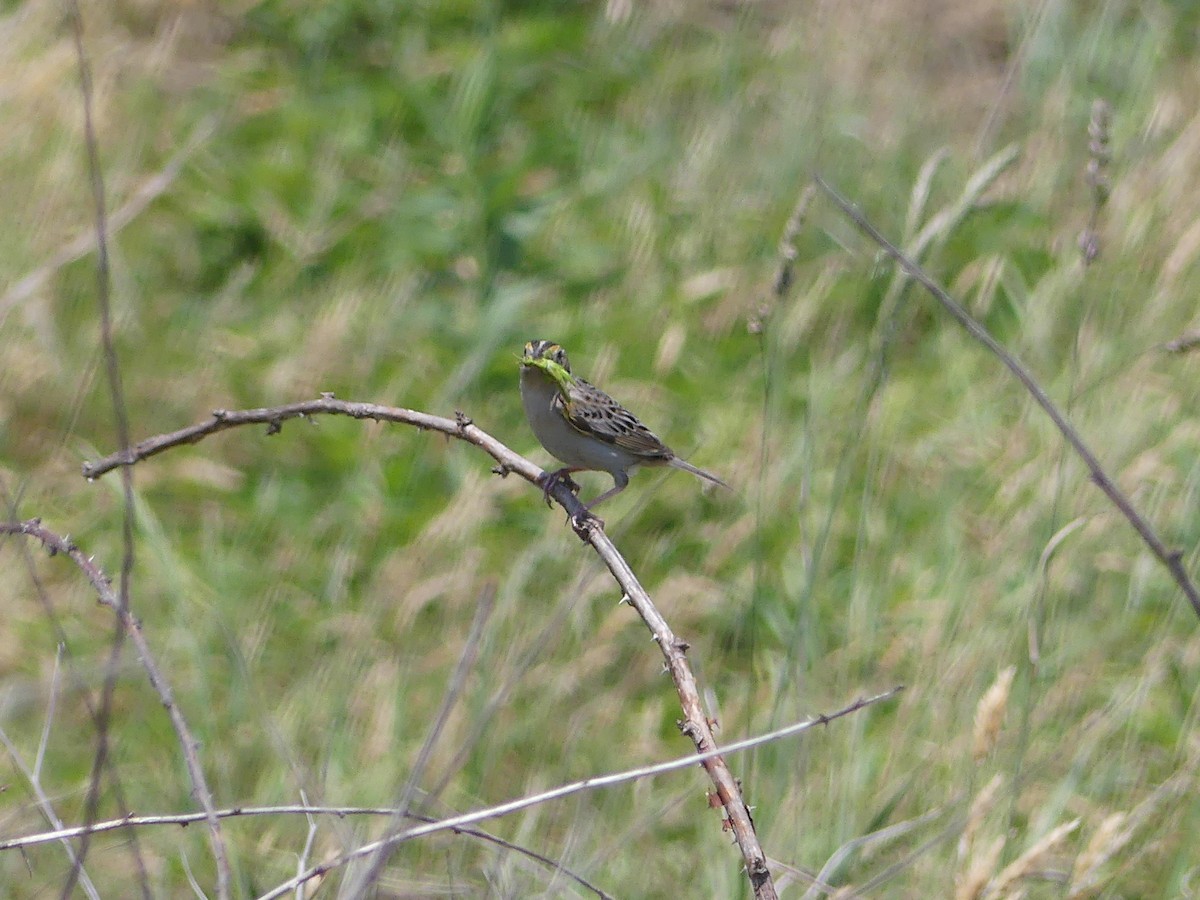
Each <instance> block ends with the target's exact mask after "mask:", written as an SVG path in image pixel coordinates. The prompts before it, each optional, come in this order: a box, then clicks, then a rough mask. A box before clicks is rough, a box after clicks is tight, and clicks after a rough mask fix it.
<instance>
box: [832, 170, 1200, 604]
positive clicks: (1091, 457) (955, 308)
mask: <svg viewBox="0 0 1200 900" xmlns="http://www.w3.org/2000/svg"><path fill="white" fill-rule="evenodd" d="M814 180H815V181H816V183H817V184H818V185H819V186H820V187H821V190H822V191H824V193H825V195H826V196H828V197H829V198H830V199H831V200H832V201H833V202H834V203H835V204H836V205H837V206H838V208H840V209H841V210H842V212H843V213H845V214H846V216H847V217H849V219H850V220H851V221H852V222H854V224H855V225H857V226H858V228H859V229H860V230H861V231H862V232H863V233H864V234H866V235H867V236H868V237H870V238H871V240H873V241H874V242H875V243H876V244H878V245H879V246H880V248H882V249H883V251H884V252H885V253H887V254H888V256H890V257H892V259H894V260H895V261H896V262H897V263H899V264H900V266H901V268H903V269H904V271H905V272H907V273H908V274H909V276H911V277H912V278H914V279H916V280H917V281H918V282H920V284H921V285H922V287H924V288H925V289H926V290H927V291H929V293H931V294H933V296H934V297H936V298H937V300H938V302H939V303H941V304H942V306H943V308H945V310H946V311H947V312H948V313H950V315H951V317H952V318H953V319H954V320H955V321H956V322H958V324H959V325H961V326H962V327H963V328H964V329H966V331H967V333H968V334H970V335H971V337H973V338H975V340H977V341H978V342H979V343H981V344H983V346H984V347H986V348H987V349H988V350H989V351H991V353H992V354H993V355H995V356H996V357H997V358H998V359H999V360H1000V362H1002V363H1003V364H1004V366H1005V367H1006V368H1007V369H1008V370H1009V371H1010V372H1012V374H1013V375H1014V376H1015V377H1016V379H1017V380H1018V381H1020V382H1021V384H1022V385H1023V386H1024V387H1025V390H1026V391H1028V392H1029V395H1030V396H1031V397H1033V399H1034V401H1035V402H1036V403H1037V404H1038V406H1040V407H1041V408H1042V410H1043V411H1044V412H1045V413H1046V415H1047V416H1049V417H1050V421H1052V422H1053V423H1054V425H1055V427H1056V428H1058V430H1059V433H1061V434H1062V436H1063V437H1064V438H1066V440H1067V443H1069V444H1070V445H1071V447H1072V448H1073V449H1074V450H1075V453H1076V454H1077V455H1078V456H1079V458H1080V459H1082V460H1083V462H1084V464H1085V465H1086V466H1087V467H1088V470H1089V471H1090V472H1091V476H1092V481H1093V482H1095V484H1096V486H1097V487H1099V488H1100V490H1101V491H1103V492H1104V494H1105V496H1107V497H1108V499H1109V500H1110V501H1111V502H1112V504H1113V505H1114V506H1115V507H1116V508H1117V509H1118V511H1120V513H1121V515H1123V516H1124V517H1125V518H1126V520H1127V521H1128V522H1129V524H1130V525H1132V526H1133V528H1134V530H1135V531H1136V532H1137V533H1138V535H1139V536H1140V537H1141V539H1142V541H1143V542H1144V543H1145V544H1146V546H1147V547H1148V548H1149V549H1150V552H1151V553H1153V554H1154V555H1155V556H1156V557H1157V558H1158V560H1159V561H1160V562H1161V563H1162V564H1163V565H1164V566H1165V567H1166V569H1167V571H1168V572H1170V573H1171V577H1172V578H1173V579H1174V580H1175V583H1176V584H1177V585H1179V588H1180V590H1182V591H1183V593H1184V596H1186V597H1187V599H1188V602H1189V603H1191V605H1192V609H1193V610H1194V611H1195V613H1196V615H1197V616H1200V592H1198V591H1197V590H1196V586H1195V585H1194V584H1193V583H1192V580H1191V578H1190V577H1189V575H1188V573H1187V570H1186V569H1185V568H1184V567H1183V554H1182V553H1181V552H1180V551H1178V550H1170V549H1168V547H1167V546H1166V544H1164V543H1163V541H1162V539H1161V538H1159V536H1158V534H1157V532H1155V530H1154V529H1153V527H1151V525H1150V523H1149V522H1147V521H1146V519H1145V518H1144V517H1143V516H1142V515H1141V513H1139V512H1138V511H1137V509H1136V508H1135V507H1134V505H1133V503H1132V502H1131V501H1130V499H1129V498H1128V497H1126V496H1125V493H1124V492H1123V491H1122V490H1121V489H1120V488H1119V487H1118V486H1117V484H1116V483H1115V482H1114V481H1113V480H1112V478H1111V477H1109V475H1108V473H1107V472H1106V471H1105V470H1104V468H1103V467H1102V466H1101V465H1100V460H1099V459H1097V457H1096V455H1095V454H1094V453H1093V452H1092V451H1091V449H1090V448H1089V447H1088V445H1087V444H1086V443H1084V440H1083V438H1082V437H1081V436H1080V434H1079V432H1078V431H1076V430H1075V426H1073V425H1072V424H1071V423H1070V422H1069V421H1068V420H1067V417H1066V415H1065V414H1063V413H1062V412H1061V411H1060V410H1059V408H1058V407H1057V406H1056V405H1055V403H1054V401H1053V400H1051V399H1050V396H1049V395H1048V394H1047V393H1046V392H1045V390H1043V389H1042V387H1041V385H1039V384H1038V382H1037V381H1036V380H1035V379H1034V377H1033V375H1031V374H1030V372H1029V370H1028V369H1026V368H1025V366H1024V365H1022V364H1021V362H1020V361H1019V360H1018V359H1017V358H1016V357H1015V356H1013V355H1012V354H1011V353H1010V352H1009V351H1008V350H1006V349H1005V348H1004V346H1003V345H1001V344H1000V342H999V341H997V340H996V339H995V338H994V337H992V335H991V333H990V332H988V330H987V329H986V328H984V327H983V325H982V324H981V323H979V322H978V321H976V320H975V319H974V318H973V317H972V316H971V314H970V313H968V312H967V311H966V309H964V308H963V306H962V305H961V304H960V303H958V302H957V301H956V300H955V299H954V298H953V297H951V296H950V294H949V292H948V291H946V289H945V288H943V287H942V286H941V285H940V284H938V283H937V282H936V281H934V280H933V278H932V277H930V276H929V275H928V274H927V273H926V272H925V270H924V269H922V268H921V267H920V266H919V265H918V264H917V263H915V262H914V261H913V260H911V259H910V258H909V257H908V256H906V255H905V254H904V252H903V251H901V250H900V249H899V248H897V247H896V246H895V245H894V244H892V243H891V242H890V241H888V239H887V238H885V237H884V236H883V234H882V233H881V232H880V231H879V229H877V228H876V227H875V226H874V225H872V224H871V222H870V221H869V220H868V219H867V218H866V217H865V216H864V215H863V214H862V213H861V212H860V211H859V210H858V208H857V207H856V206H855V205H854V204H853V203H851V202H850V201H849V200H848V199H846V198H845V197H844V196H842V194H840V193H839V192H838V191H837V190H836V189H835V188H834V187H833V186H832V185H830V184H829V182H827V181H826V180H825V179H824V178H822V177H821V176H820V175H815V176H814Z"/></svg>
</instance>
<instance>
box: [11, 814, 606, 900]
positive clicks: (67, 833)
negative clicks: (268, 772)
mask: <svg viewBox="0 0 1200 900" xmlns="http://www.w3.org/2000/svg"><path fill="white" fill-rule="evenodd" d="M398 812H399V809H398V808H397V807H391V806H309V805H307V804H298V805H297V804H291V805H285V806H238V807H234V808H232V809H219V810H217V816H218V818H221V819H233V818H240V817H242V816H307V817H309V819H310V821H315V817H316V816H334V817H336V818H339V819H344V818H346V817H348V816H394V815H396V814H397V813H398ZM205 816H206V814H205V813H202V812H198V813H170V814H167V815H159V816H135V815H133V814H132V813H131V814H130V815H127V816H122V817H121V818H119V819H109V820H107V821H104V822H93V823H92V824H91V825H90V826H87V825H77V826H74V827H72V828H58V829H56V830H55V831H43V832H39V833H38V834H29V835H25V836H24V837H16V838H8V839H5V840H0V851H3V850H14V849H17V848H23V847H36V846H38V845H39V844H48V843H51V842H53V841H62V840H70V839H71V838H77V837H80V836H81V835H83V834H101V833H103V832H107V831H121V830H125V829H129V828H144V827H150V826H161V825H177V826H179V827H181V828H186V827H187V826H189V825H194V824H196V823H197V822H203V821H204V820H205ZM405 817H406V818H409V819H412V820H413V821H415V822H426V823H433V822H437V821H438V820H437V819H436V818H434V817H433V816H426V815H420V814H418V813H413V812H410V813H406V814H405ZM449 830H450V831H453V832H454V833H455V834H463V835H466V836H468V837H474V838H479V839H480V840H482V841H486V842H487V843H490V844H495V845H496V846H497V847H501V848H503V849H505V850H512V851H513V852H515V853H520V854H521V855H522V856H525V857H527V858H529V859H532V860H535V861H536V862H539V863H541V864H542V865H544V866H546V867H547V868H550V869H553V870H554V871H555V872H561V873H562V874H564V875H566V876H567V877H568V878H570V879H572V880H573V881H575V882H576V883H577V884H578V885H579V886H580V887H582V888H586V889H587V890H589V891H591V892H592V893H594V894H595V895H596V896H597V897H599V898H601V900H612V897H611V895H610V894H608V893H607V892H606V891H604V890H603V889H601V888H599V887H597V886H596V885H595V884H592V883H591V882H590V881H588V880H587V879H586V878H584V877H583V876H582V875H580V874H578V873H577V872H574V871H572V870H571V869H569V868H567V867H566V866H564V865H563V864H562V863H561V862H560V861H559V860H556V859H552V858H551V857H549V856H545V855H544V854H541V853H539V852H537V851H536V850H531V849H529V848H528V847H524V846H522V845H521V844H515V843H513V842H512V841H509V840H505V839H504V838H502V837H498V836H497V835H494V834H492V833H490V832H487V831H483V830H482V829H479V828H466V827H463V828H451V829H449Z"/></svg>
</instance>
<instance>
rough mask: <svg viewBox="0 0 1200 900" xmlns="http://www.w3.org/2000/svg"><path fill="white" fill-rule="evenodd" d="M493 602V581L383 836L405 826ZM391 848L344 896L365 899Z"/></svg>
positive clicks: (482, 598) (379, 855)
mask: <svg viewBox="0 0 1200 900" xmlns="http://www.w3.org/2000/svg"><path fill="white" fill-rule="evenodd" d="M495 603H496V582H495V581H494V580H493V581H489V582H488V583H487V584H485V585H484V588H483V592H482V593H481V594H480V596H479V602H478V603H477V604H476V606H475V619H474V621H472V622H471V630H470V632H469V633H468V634H467V640H466V642H465V643H464V644H463V649H462V654H461V655H460V656H459V659H458V665H457V666H455V668H454V674H453V676H451V678H450V683H449V684H448V685H446V691H445V694H444V695H443V696H442V705H441V708H440V709H438V712H437V715H436V716H435V717H434V720H433V724H432V725H430V726H429V733H428V734H427V735H426V736H425V741H424V743H423V744H422V745H421V749H420V750H419V751H418V752H417V759H416V762H414V763H413V767H412V771H411V772H409V775H408V780H407V781H406V782H405V783H404V787H403V788H402V789H401V791H400V798H399V800H398V802H397V803H396V814H395V815H394V816H393V817H392V821H391V822H389V823H388V827H387V831H386V833H387V834H389V835H391V834H396V833H397V832H399V831H400V830H401V829H402V828H403V827H404V819H405V818H406V817H407V816H408V811H409V807H410V806H411V804H412V800H413V795H414V794H416V791H417V785H418V783H419V782H420V780H421V778H422V776H423V775H424V774H425V768H426V767H427V766H428V765H429V759H430V757H431V756H433V748H434V747H435V746H437V742H438V739H439V738H440V737H441V736H442V731H443V730H444V729H445V727H446V723H447V722H448V721H449V720H450V712H451V711H452V710H453V709H454V706H455V704H456V703H457V702H458V698H459V695H460V694H461V693H462V689H463V685H465V684H466V681H467V675H468V673H469V672H470V671H471V669H472V667H473V666H474V665H475V658H476V656H477V655H478V651H479V643H480V641H482V640H483V629H484V626H485V625H486V624H487V621H488V619H489V618H490V617H491V614H492V610H493V609H494V608H495ZM394 849H395V845H391V844H385V845H383V846H382V847H380V848H379V851H378V852H377V853H376V854H375V856H374V857H372V859H371V862H370V865H369V866H368V867H367V869H366V871H365V872H363V873H362V876H361V877H360V878H359V879H358V880H357V881H356V883H355V885H354V886H353V887H352V888H351V889H350V890H349V891H348V892H347V896H349V897H363V896H366V894H367V892H368V891H369V890H370V889H371V886H372V885H373V884H375V882H377V881H378V880H379V876H380V875H382V874H383V870H384V867H385V866H386V865H387V861H388V859H389V857H390V856H391V855H392V851H393V850H394Z"/></svg>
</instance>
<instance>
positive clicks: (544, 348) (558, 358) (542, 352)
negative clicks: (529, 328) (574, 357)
mask: <svg viewBox="0 0 1200 900" xmlns="http://www.w3.org/2000/svg"><path fill="white" fill-rule="evenodd" d="M546 363H553V364H555V365H557V366H561V367H562V368H564V369H566V370H567V372H570V371H571V363H570V362H569V361H568V360H567V351H566V350H564V349H563V348H562V347H560V346H559V345H558V344H556V343H554V341H530V342H529V343H527V344H526V345H525V353H524V354H523V355H522V356H521V365H523V366H537V367H538V368H539V369H546V368H547V366H546Z"/></svg>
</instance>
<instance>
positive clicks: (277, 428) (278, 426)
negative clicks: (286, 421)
mask: <svg viewBox="0 0 1200 900" xmlns="http://www.w3.org/2000/svg"><path fill="white" fill-rule="evenodd" d="M281 431H283V419H272V420H271V421H270V422H269V423H268V424H267V437H270V436H271V435H273V434H279V432H281Z"/></svg>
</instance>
